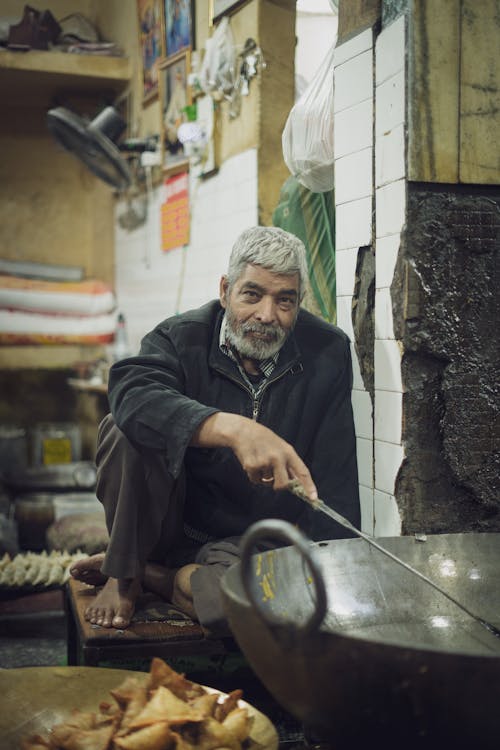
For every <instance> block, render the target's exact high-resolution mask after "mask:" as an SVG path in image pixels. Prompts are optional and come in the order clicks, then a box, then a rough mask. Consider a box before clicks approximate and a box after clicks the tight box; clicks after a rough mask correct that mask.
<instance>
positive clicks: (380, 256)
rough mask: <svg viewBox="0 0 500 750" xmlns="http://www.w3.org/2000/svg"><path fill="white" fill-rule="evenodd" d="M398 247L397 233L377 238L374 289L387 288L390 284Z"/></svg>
mask: <svg viewBox="0 0 500 750" xmlns="http://www.w3.org/2000/svg"><path fill="white" fill-rule="evenodd" d="M399 245H400V235H399V233H398V234H389V235H387V237H378V238H377V244H376V252H375V287H376V288H377V289H382V288H383V287H389V286H390V285H391V284H392V279H393V276H394V269H395V267H396V261H397V259H398V252H399Z"/></svg>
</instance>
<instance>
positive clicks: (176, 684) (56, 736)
mask: <svg viewBox="0 0 500 750" xmlns="http://www.w3.org/2000/svg"><path fill="white" fill-rule="evenodd" d="M110 694H111V695H112V697H113V698H114V702H113V703H110V702H108V701H102V702H101V703H100V704H99V710H98V711H97V712H83V711H80V710H79V709H74V710H73V711H72V712H71V714H70V716H69V717H68V719H67V720H66V721H64V722H63V723H60V724H56V725H55V726H53V727H52V729H51V730H50V732H49V734H48V736H47V737H42V736H41V735H32V736H31V737H29V738H26V739H25V740H24V741H23V742H22V744H21V747H22V750H47V749H48V748H49V749H50V750H194V749H196V750H243V748H246V747H249V746H250V745H249V743H250V742H251V740H250V730H251V725H252V721H253V719H252V716H251V715H250V714H249V711H248V708H247V706H246V705H241V702H240V699H241V697H242V691H241V690H234V691H233V692H231V693H229V694H225V693H219V692H217V691H213V690H209V689H207V688H205V687H203V686H201V685H198V684H197V683H195V682H191V681H190V680H188V679H187V678H186V677H185V676H184V675H182V674H179V673H178V672H176V671H175V670H173V669H172V668H171V667H169V666H168V664H166V662H164V661H163V660H162V659H158V658H154V659H153V660H152V662H151V667H150V671H149V675H148V676H147V678H146V680H141V678H140V676H138V677H135V676H127V677H126V678H125V680H124V681H123V682H122V684H121V685H119V686H118V687H117V688H115V689H113V690H110Z"/></svg>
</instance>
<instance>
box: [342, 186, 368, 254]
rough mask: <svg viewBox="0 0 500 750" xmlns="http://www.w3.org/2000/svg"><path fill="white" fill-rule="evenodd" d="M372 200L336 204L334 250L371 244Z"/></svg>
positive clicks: (361, 199) (362, 199)
mask: <svg viewBox="0 0 500 750" xmlns="http://www.w3.org/2000/svg"><path fill="white" fill-rule="evenodd" d="M372 203H373V201H372V198H371V197H369V198H360V199H359V200H356V201H350V202H349V203H338V204H336V212H335V223H336V231H335V237H336V249H337V250H345V249H346V248H352V247H355V248H358V247H362V246H363V245H370V244H371V242H372V211H373V208H372Z"/></svg>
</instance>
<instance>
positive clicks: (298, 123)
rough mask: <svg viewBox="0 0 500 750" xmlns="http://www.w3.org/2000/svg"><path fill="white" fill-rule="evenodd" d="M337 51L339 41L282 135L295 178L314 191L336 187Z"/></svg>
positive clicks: (295, 108) (323, 63)
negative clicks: (335, 104) (334, 136)
mask: <svg viewBox="0 0 500 750" xmlns="http://www.w3.org/2000/svg"><path fill="white" fill-rule="evenodd" d="M334 51H335V45H333V46H332V48H331V50H330V51H329V53H328V54H327V56H326V57H325V59H324V61H323V62H322V64H321V65H320V67H319V68H318V71H317V72H316V74H315V76H314V78H313V79H312V81H311V83H310V84H309V86H308V87H307V88H306V90H305V91H304V92H303V94H302V95H301V97H300V98H299V99H298V101H297V102H296V103H295V104H294V106H293V107H292V109H291V111H290V114H289V115H288V119H287V121H286V123H285V128H284V130H283V135H282V146H283V158H284V160H285V164H286V165H287V167H288V169H289V170H290V172H291V173H292V175H293V176H294V177H295V179H296V180H298V182H300V184H301V185H304V187H306V188H308V189H309V190H312V191H313V192H314V193H324V192H326V191H327V190H333V188H334V153H333V90H334V79H333V55H334Z"/></svg>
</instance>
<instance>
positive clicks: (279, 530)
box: [240, 518, 328, 635]
mask: <svg viewBox="0 0 500 750" xmlns="http://www.w3.org/2000/svg"><path fill="white" fill-rule="evenodd" d="M264 540H276V541H280V542H284V543H285V544H286V545H290V546H293V547H295V549H296V550H297V551H298V552H299V554H300V555H301V557H302V558H303V560H304V561H305V562H306V564H307V567H308V568H309V571H310V573H311V577H312V581H313V584H314V590H315V597H313V599H314V610H313V612H312V613H311V615H310V617H309V618H308V619H307V620H306V621H305V622H303V623H296V622H293V623H292V622H290V621H288V622H287V621H284V620H282V619H280V618H278V617H275V616H272V617H270V616H269V614H268V613H267V612H265V610H264V608H263V607H262V605H261V603H260V602H259V599H258V598H257V597H256V595H255V589H254V588H253V587H252V585H251V581H252V579H253V580H255V575H254V570H253V568H252V551H253V549H254V547H255V546H256V545H257V544H258V543H259V542H263V541H264ZM240 549H241V576H242V583H243V588H244V590H245V593H246V595H247V597H248V599H249V601H250V603H251V604H252V605H253V607H254V608H255V609H256V610H257V612H258V614H259V615H260V617H261V618H262V619H263V620H264V621H265V622H266V623H267V624H268V625H287V626H293V628H294V629H295V630H297V631H299V633H300V634H301V635H305V634H307V633H310V632H312V631H314V630H317V629H318V628H319V626H320V625H321V623H322V622H323V619H324V617H325V614H326V611H327V606H328V601H327V595H326V586H325V581H324V579H323V574H322V572H321V568H320V566H319V565H318V563H317V561H316V560H315V558H314V555H313V554H312V552H313V550H312V548H311V541H310V540H309V539H308V538H307V537H306V535H305V534H303V533H302V532H301V531H299V530H298V529H297V528H296V527H295V526H292V524H290V523H288V522H287V521H281V520H279V519H277V518H269V519H268V518H266V519H264V520H262V521H257V522H256V523H254V524H252V526H250V527H249V528H248V529H247V531H246V532H245V534H244V535H243V537H242V540H241V547H240Z"/></svg>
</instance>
